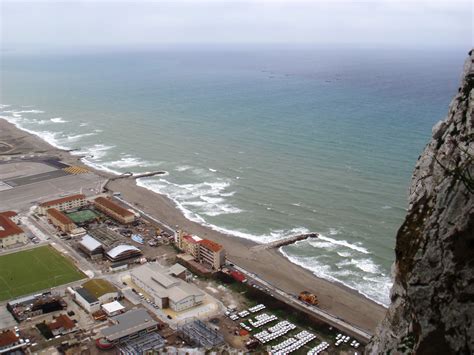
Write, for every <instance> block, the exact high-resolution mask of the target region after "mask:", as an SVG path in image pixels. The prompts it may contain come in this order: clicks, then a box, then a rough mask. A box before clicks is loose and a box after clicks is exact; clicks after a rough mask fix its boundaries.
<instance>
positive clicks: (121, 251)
mask: <svg viewBox="0 0 474 355" xmlns="http://www.w3.org/2000/svg"><path fill="white" fill-rule="evenodd" d="M141 255H142V252H141V250H140V249H138V248H137V247H134V246H132V245H127V244H120V245H117V246H116V247H115V248H112V249H110V250H109V251H108V252H107V253H105V256H106V257H107V259H109V260H110V261H112V262H116V261H121V260H126V259H131V258H137V257H139V256H141Z"/></svg>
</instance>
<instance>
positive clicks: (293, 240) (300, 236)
mask: <svg viewBox="0 0 474 355" xmlns="http://www.w3.org/2000/svg"><path fill="white" fill-rule="evenodd" d="M317 237H318V233H306V234H298V235H292V236H290V237H286V238H283V239H279V240H275V241H274V242H270V243H266V244H260V245H256V246H254V247H252V248H250V250H251V251H252V252H257V251H262V250H267V249H274V248H279V247H282V246H284V245H289V244H293V243H296V242H299V241H300V240H305V239H308V238H317Z"/></svg>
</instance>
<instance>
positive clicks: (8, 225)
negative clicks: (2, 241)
mask: <svg viewBox="0 0 474 355" xmlns="http://www.w3.org/2000/svg"><path fill="white" fill-rule="evenodd" d="M20 233H23V229H21V228H20V227H18V226H17V225H16V224H15V222H13V221H12V220H11V219H10V218H8V217H5V216H4V215H0V238H7V237H10V236H12V235H15V234H20Z"/></svg>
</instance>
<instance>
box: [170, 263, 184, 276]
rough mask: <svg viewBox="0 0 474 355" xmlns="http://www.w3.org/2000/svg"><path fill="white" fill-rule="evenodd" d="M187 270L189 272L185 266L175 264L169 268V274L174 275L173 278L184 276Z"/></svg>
mask: <svg viewBox="0 0 474 355" xmlns="http://www.w3.org/2000/svg"><path fill="white" fill-rule="evenodd" d="M186 270H187V269H186V268H185V267H184V266H183V265H181V264H178V263H176V264H174V265H173V266H171V267H170V268H169V272H170V274H171V275H173V276H177V275H179V274H182V273H183V272H185V271H186Z"/></svg>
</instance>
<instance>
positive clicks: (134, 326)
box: [102, 308, 158, 341]
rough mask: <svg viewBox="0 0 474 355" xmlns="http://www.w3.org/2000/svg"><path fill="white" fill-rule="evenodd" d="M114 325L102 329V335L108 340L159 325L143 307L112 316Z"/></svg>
mask: <svg viewBox="0 0 474 355" xmlns="http://www.w3.org/2000/svg"><path fill="white" fill-rule="evenodd" d="M111 321H112V322H113V323H115V324H114V325H112V326H110V327H108V328H105V329H102V335H103V336H104V337H106V338H107V340H108V341H114V340H117V339H120V338H122V337H124V336H127V335H129V334H134V333H137V332H139V331H141V330H144V329H147V328H149V327H153V326H156V325H158V322H156V321H155V320H154V319H153V318H152V317H151V315H150V314H149V313H148V312H147V311H146V310H145V309H143V308H138V309H134V310H131V311H128V312H125V313H123V314H121V315H118V316H115V317H111Z"/></svg>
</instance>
